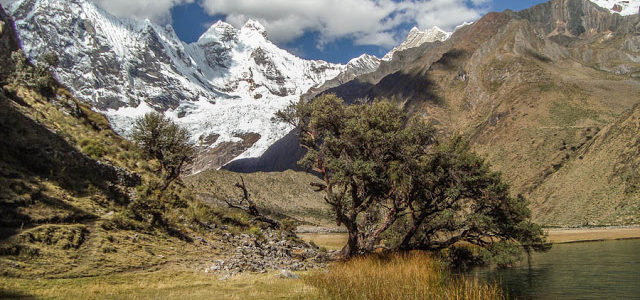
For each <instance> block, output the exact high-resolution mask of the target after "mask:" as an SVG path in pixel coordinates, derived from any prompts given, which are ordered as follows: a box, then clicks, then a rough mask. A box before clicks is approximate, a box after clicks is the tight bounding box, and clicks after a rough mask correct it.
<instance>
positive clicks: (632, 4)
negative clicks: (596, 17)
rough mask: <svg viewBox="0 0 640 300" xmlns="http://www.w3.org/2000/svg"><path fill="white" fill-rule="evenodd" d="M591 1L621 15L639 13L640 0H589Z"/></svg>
mask: <svg viewBox="0 0 640 300" xmlns="http://www.w3.org/2000/svg"><path fill="white" fill-rule="evenodd" d="M591 2H593V3H595V4H597V5H598V6H600V7H602V8H606V9H608V10H610V11H611V12H612V13H618V14H620V15H623V16H629V15H635V14H640V0H591Z"/></svg>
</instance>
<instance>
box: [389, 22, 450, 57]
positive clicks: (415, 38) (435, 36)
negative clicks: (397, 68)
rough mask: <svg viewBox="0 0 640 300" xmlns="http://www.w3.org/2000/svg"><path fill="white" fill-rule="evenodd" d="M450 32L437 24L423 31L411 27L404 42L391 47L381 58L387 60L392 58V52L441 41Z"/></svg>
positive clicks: (446, 37) (448, 35) (445, 38)
mask: <svg viewBox="0 0 640 300" xmlns="http://www.w3.org/2000/svg"><path fill="white" fill-rule="evenodd" d="M451 34H452V32H446V31H444V30H442V29H440V28H439V27H438V26H433V27H432V28H430V29H427V30H424V31H422V30H420V29H418V27H413V28H412V29H411V30H410V31H409V35H408V36H407V39H406V40H405V41H404V42H402V44H400V46H397V47H395V48H393V49H391V51H389V53H387V54H386V55H385V56H384V57H383V58H382V60H386V61H389V60H391V59H392V58H393V54H394V53H396V52H399V51H403V50H406V49H409V48H415V47H419V46H420V45H422V44H424V43H433V42H435V41H441V42H442V41H446V40H447V39H448V38H449V37H450V36H451Z"/></svg>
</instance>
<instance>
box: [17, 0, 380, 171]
mask: <svg viewBox="0 0 640 300" xmlns="http://www.w3.org/2000/svg"><path fill="white" fill-rule="evenodd" d="M11 11H12V15H13V16H14V19H15V20H16V25H17V29H18V33H19V35H20V38H21V40H22V42H23V47H24V49H25V51H26V52H27V55H28V56H29V57H31V58H33V59H35V58H37V57H38V56H39V55H40V54H42V53H45V52H48V51H53V52H55V53H57V54H58V55H59V56H60V59H61V67H60V69H59V70H58V74H57V75H58V77H59V79H60V81H61V82H63V83H64V84H66V85H67V86H69V88H70V89H71V90H72V93H73V94H74V95H75V96H76V97H78V98H79V99H81V100H83V101H85V102H87V103H90V104H91V105H92V106H93V107H95V108H96V109H98V110H99V111H101V112H103V113H105V114H106V115H107V117H108V118H109V120H110V121H111V123H112V124H113V126H114V129H115V130H116V131H117V132H118V133H120V134H123V135H126V134H127V132H128V131H129V130H130V128H131V124H132V118H134V117H137V116H140V115H142V114H144V113H146V112H149V111H152V110H156V111H162V112H165V114H166V115H167V116H169V117H171V118H173V119H174V120H175V121H177V122H178V123H180V124H181V125H183V126H185V127H187V128H189V130H190V131H191V133H192V134H193V138H194V141H196V142H199V143H201V155H200V158H199V160H198V163H197V164H196V165H195V167H194V171H199V170H202V169H207V168H217V167H219V166H221V165H223V164H225V163H227V162H228V161H230V160H232V159H234V158H244V157H256V156H259V155H261V154H262V153H263V152H264V151H265V150H266V149H267V147H268V146H270V145H271V144H273V143H274V142H275V141H276V140H278V139H279V138H281V137H283V136H284V135H285V134H286V133H287V132H288V131H290V130H291V128H289V127H287V126H284V125H282V124H274V123H273V122H271V117H272V115H273V113H274V112H276V111H277V110H278V109H281V108H283V107H284V106H286V105H288V104H289V103H290V102H291V101H297V100H298V99H299V96H300V95H301V94H302V93H304V92H306V91H307V90H309V89H310V88H312V87H316V86H318V85H321V84H322V83H324V82H325V81H326V80H328V79H331V78H334V77H336V76H337V75H339V74H340V73H341V72H342V71H345V73H346V74H350V75H348V76H351V78H353V77H355V76H357V75H360V74H362V73H363V72H369V71H370V70H371V69H374V68H375V67H377V59H372V58H369V57H364V58H362V59H360V60H358V61H354V62H353V63H350V64H349V65H346V66H343V65H336V64H330V63H326V62H323V61H306V60H303V59H300V58H298V57H295V56H294V55H292V54H290V53H288V52H286V51H284V50H282V49H279V48H278V47H277V46H275V45H274V44H272V43H271V42H270V41H269V40H268V39H267V35H266V32H265V30H264V27H262V25H260V24H259V23H257V22H255V21H249V22H247V23H246V24H245V26H244V27H242V28H241V29H235V28H233V27H232V26H231V25H229V24H226V23H223V22H218V23H216V24H214V25H212V26H211V28H209V30H208V31H207V32H205V33H204V34H203V35H202V36H201V37H200V39H199V40H198V41H197V42H195V43H193V44H188V45H187V44H184V43H183V42H181V41H180V40H179V39H178V37H177V36H176V34H175V32H174V31H173V29H172V28H171V27H170V26H167V27H160V26H158V25H155V24H153V23H151V22H149V21H137V20H129V19H119V18H116V17H114V16H112V15H110V14H109V13H107V12H105V11H104V10H102V9H100V8H98V7H97V6H96V5H95V4H93V3H92V2H90V1H88V0H19V1H17V2H16V3H14V4H13V5H12V9H11Z"/></svg>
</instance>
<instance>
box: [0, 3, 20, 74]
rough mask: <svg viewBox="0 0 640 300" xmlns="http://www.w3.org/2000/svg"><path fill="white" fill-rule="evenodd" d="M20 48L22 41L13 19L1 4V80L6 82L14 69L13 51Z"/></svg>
mask: <svg viewBox="0 0 640 300" xmlns="http://www.w3.org/2000/svg"><path fill="white" fill-rule="evenodd" d="M18 49H20V42H19V41H18V38H17V36H16V31H15V28H14V25H13V20H12V19H11V17H10V16H9V15H8V14H7V13H6V12H5V11H4V8H2V6H0V82H4V80H5V79H6V78H7V75H8V74H10V73H11V72H12V71H13V68H12V67H13V63H11V53H12V52H13V51H16V50H18Z"/></svg>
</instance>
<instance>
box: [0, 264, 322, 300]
mask: <svg viewBox="0 0 640 300" xmlns="http://www.w3.org/2000/svg"><path fill="white" fill-rule="evenodd" d="M314 294H316V292H315V288H314V287H312V286H309V285H307V284H305V283H304V282H303V281H302V280H295V279H288V278H280V275H279V273H278V272H276V271H274V272H269V273H265V274H243V275H238V276H235V277H233V278H231V279H228V280H225V281H221V280H219V279H218V278H217V277H216V276H212V275H211V274H206V273H204V272H194V271H192V270H185V269H179V268H169V269H162V270H157V271H153V272H148V271H139V272H126V273H119V274H114V275H106V276H98V277H87V278H73V279H36V280H33V279H19V278H6V277H0V299H221V300H222V299H314Z"/></svg>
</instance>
